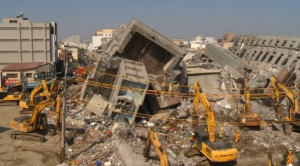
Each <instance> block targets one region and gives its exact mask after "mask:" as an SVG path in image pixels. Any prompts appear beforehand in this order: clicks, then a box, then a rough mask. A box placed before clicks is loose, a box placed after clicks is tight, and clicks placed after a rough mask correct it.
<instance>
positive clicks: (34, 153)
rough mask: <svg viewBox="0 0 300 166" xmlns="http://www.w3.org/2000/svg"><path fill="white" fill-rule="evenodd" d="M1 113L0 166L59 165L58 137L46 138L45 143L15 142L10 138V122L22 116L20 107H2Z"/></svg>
mask: <svg viewBox="0 0 300 166" xmlns="http://www.w3.org/2000/svg"><path fill="white" fill-rule="evenodd" d="M0 112H1V116H0V161H1V162H0V165H3V166H8V165H20V166H22V165H23V166H28V165H39V166H48V165H55V164H58V163H59V156H58V150H59V149H58V148H59V145H57V142H58V141H59V137H58V136H55V137H52V138H51V137H46V139H47V141H46V142H45V143H39V142H32V141H19V140H18V141H14V140H12V139H11V138H10V128H9V122H10V120H12V119H13V118H14V117H17V116H20V114H19V107H18V106H5V107H1V110H0Z"/></svg>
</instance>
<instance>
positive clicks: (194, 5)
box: [0, 0, 300, 40]
mask: <svg viewBox="0 0 300 166" xmlns="http://www.w3.org/2000/svg"><path fill="white" fill-rule="evenodd" d="M299 7H300V1H299V0H288V1H284V0H248V1H246V0H245V1H244V0H1V1H0V14H1V16H2V17H15V16H16V15H18V14H19V13H20V12H23V13H24V15H25V16H26V17H28V18H29V20H30V21H31V22H50V21H54V22H57V26H58V38H59V39H62V38H65V37H68V36H71V35H80V36H81V38H82V39H84V40H91V36H93V35H94V33H95V30H96V29H102V28H115V29H117V28H119V27H120V25H121V24H124V23H129V22H130V20H131V19H132V18H133V17H135V18H137V19H138V20H140V21H141V22H143V23H145V24H147V25H148V26H150V27H151V28H153V29H154V30H156V31H158V32H159V33H161V34H162V35H164V36H166V37H168V38H179V37H181V38H184V39H190V38H192V37H195V36H196V35H201V36H212V37H215V38H221V37H223V36H224V34H225V33H226V32H234V34H260V35H280V34H283V35H286V36H296V37H300V21H299V16H300V9H299Z"/></svg>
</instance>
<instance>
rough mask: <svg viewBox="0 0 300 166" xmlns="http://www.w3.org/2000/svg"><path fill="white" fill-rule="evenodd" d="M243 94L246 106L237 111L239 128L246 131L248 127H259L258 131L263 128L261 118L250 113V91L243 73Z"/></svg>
mask: <svg viewBox="0 0 300 166" xmlns="http://www.w3.org/2000/svg"><path fill="white" fill-rule="evenodd" d="M244 93H245V97H246V104H245V105H244V107H243V109H242V111H241V110H239V126H240V127H242V128H243V129H244V130H248V129H249V128H248V127H259V128H260V129H263V128H264V125H263V124H262V122H261V118H260V117H259V115H258V114H255V113H253V112H251V111H250V99H251V97H250V95H251V94H250V89H249V82H248V78H247V76H246V74H245V73H244Z"/></svg>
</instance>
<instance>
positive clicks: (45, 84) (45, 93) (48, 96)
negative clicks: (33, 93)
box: [42, 80, 51, 99]
mask: <svg viewBox="0 0 300 166" xmlns="http://www.w3.org/2000/svg"><path fill="white" fill-rule="evenodd" d="M42 85H43V89H44V92H43V95H42V96H46V97H47V99H49V98H50V96H51V93H49V90H48V87H47V83H46V81H45V80H42Z"/></svg>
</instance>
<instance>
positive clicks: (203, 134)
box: [184, 82, 238, 163]
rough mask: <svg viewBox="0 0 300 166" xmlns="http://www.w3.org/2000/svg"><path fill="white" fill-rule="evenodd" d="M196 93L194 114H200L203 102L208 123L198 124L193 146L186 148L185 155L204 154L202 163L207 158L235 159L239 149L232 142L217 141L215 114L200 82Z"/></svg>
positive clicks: (214, 160)
mask: <svg viewBox="0 0 300 166" xmlns="http://www.w3.org/2000/svg"><path fill="white" fill-rule="evenodd" d="M194 95H195V98H194V107H195V108H194V114H195V115H198V109H199V104H200V103H201V104H202V106H203V109H204V112H205V114H206V115H207V120H206V123H207V125H198V126H196V129H195V131H194V134H195V139H194V144H193V148H190V149H188V150H186V151H185V153H184V155H185V156H186V157H192V156H194V155H198V154H200V155H201V154H202V155H203V156H204V158H203V160H202V161H201V163H204V162H206V161H207V160H209V161H210V162H219V163H224V162H230V161H235V160H236V158H237V155H238V150H237V149H236V148H233V147H232V145H231V144H230V143H226V142H223V141H216V122H215V115H214V112H213V110H212V107H211V105H210V103H209V101H208V99H207V98H206V95H205V94H204V92H203V90H202V89H201V87H200V85H199V83H198V82H197V83H196V84H195V86H194ZM206 128H207V131H206Z"/></svg>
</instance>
